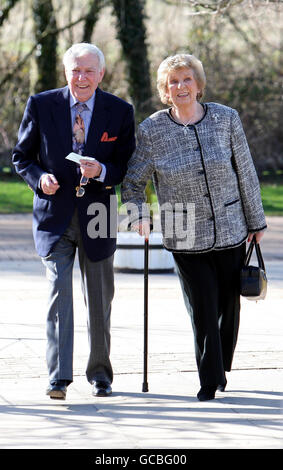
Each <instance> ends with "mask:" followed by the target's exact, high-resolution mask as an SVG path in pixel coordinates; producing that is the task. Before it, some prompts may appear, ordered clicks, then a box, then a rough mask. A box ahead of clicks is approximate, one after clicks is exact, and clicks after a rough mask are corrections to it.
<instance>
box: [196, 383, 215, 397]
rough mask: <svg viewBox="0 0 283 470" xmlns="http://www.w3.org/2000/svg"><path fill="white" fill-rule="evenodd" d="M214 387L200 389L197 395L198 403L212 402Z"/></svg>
mask: <svg viewBox="0 0 283 470" xmlns="http://www.w3.org/2000/svg"><path fill="white" fill-rule="evenodd" d="M215 392H216V387H210V386H204V387H201V389H200V391H199V392H198V394H197V397H198V399H199V401H206V400H213V399H214V398H215Z"/></svg>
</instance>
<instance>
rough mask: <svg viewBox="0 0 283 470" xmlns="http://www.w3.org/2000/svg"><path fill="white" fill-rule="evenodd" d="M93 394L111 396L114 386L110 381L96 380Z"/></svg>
mask: <svg viewBox="0 0 283 470" xmlns="http://www.w3.org/2000/svg"><path fill="white" fill-rule="evenodd" d="M92 394H93V396H95V397H109V396H110V395H111V394H112V388H111V385H110V383H108V382H102V381H101V382H94V383H93V389H92Z"/></svg>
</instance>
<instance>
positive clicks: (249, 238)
mask: <svg viewBox="0 0 283 470" xmlns="http://www.w3.org/2000/svg"><path fill="white" fill-rule="evenodd" d="M263 235H264V230H261V231H260V232H255V233H249V235H248V242H251V241H252V239H253V237H255V241H256V243H259V242H260V241H261V239H262V237H263Z"/></svg>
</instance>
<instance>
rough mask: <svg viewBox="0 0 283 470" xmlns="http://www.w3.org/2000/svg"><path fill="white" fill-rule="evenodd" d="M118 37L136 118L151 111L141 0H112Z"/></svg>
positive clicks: (143, 116) (148, 70) (148, 69)
mask: <svg viewBox="0 0 283 470" xmlns="http://www.w3.org/2000/svg"><path fill="white" fill-rule="evenodd" d="M112 4H113V8H114V12H115V15H116V17H117V29H118V39H119V40H120V42H121V45H122V51H123V57H124V59H125V61H126V64H127V72H128V83H129V93H130V96H131V98H132V100H133V103H134V106H135V111H136V117H137V121H140V120H142V119H144V118H145V117H146V116H147V115H148V114H149V113H150V112H152V110H153V109H152V103H151V98H152V93H151V81H150V68H149V61H148V54H147V45H146V30H145V25H144V0H112Z"/></svg>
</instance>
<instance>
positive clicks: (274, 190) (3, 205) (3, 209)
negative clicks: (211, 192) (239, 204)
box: [0, 176, 283, 216]
mask: <svg viewBox="0 0 283 470" xmlns="http://www.w3.org/2000/svg"><path fill="white" fill-rule="evenodd" d="M151 185H152V183H151V182H149V183H148V186H147V191H148V190H149V195H148V202H149V203H150V204H154V203H155V202H157V198H156V194H155V193H154V191H153V187H152V186H151ZM116 192H117V197H118V204H119V207H120V206H121V204H122V203H121V195H120V186H118V187H117V188H116ZM261 194H262V200H263V206H264V210H265V214H266V215H279V216H283V185H282V184H281V185H280V184H262V185H261ZM32 201H33V192H32V191H31V190H30V189H29V187H28V186H27V184H26V183H25V182H24V181H22V180H21V179H20V178H19V177H11V176H2V177H1V178H0V214H13V213H17V212H18V213H25V212H32Z"/></svg>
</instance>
